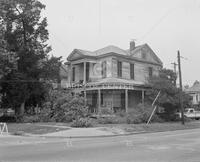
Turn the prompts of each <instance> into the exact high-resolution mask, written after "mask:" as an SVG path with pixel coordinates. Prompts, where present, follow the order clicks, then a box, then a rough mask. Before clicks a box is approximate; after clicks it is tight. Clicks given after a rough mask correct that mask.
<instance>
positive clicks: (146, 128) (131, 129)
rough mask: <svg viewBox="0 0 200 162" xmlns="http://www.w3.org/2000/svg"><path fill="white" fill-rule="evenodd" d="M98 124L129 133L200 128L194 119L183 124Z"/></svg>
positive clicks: (199, 124)
mask: <svg viewBox="0 0 200 162" xmlns="http://www.w3.org/2000/svg"><path fill="white" fill-rule="evenodd" d="M98 126H106V127H110V128H113V127H116V128H119V129H122V130H124V131H125V132H127V133H135V132H163V131H174V130H183V129H195V128H200V122H199V121H192V122H187V123H185V125H182V124H181V122H165V123H152V124H149V125H146V124H105V125H98Z"/></svg>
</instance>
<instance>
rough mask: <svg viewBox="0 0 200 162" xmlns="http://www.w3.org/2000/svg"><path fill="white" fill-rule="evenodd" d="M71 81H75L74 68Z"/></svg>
mask: <svg viewBox="0 0 200 162" xmlns="http://www.w3.org/2000/svg"><path fill="white" fill-rule="evenodd" d="M72 81H73V82H74V81H75V67H73V68H72Z"/></svg>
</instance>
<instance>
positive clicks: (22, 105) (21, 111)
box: [19, 101, 25, 115]
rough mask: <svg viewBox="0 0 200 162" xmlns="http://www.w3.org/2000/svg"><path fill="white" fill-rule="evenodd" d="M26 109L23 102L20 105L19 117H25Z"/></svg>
mask: <svg viewBox="0 0 200 162" xmlns="http://www.w3.org/2000/svg"><path fill="white" fill-rule="evenodd" d="M24 109H25V101H24V102H22V103H21V105H20V109H19V115H24Z"/></svg>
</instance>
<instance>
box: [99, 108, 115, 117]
mask: <svg viewBox="0 0 200 162" xmlns="http://www.w3.org/2000/svg"><path fill="white" fill-rule="evenodd" d="M111 114H113V111H112V110H111V109H109V108H101V112H100V115H111Z"/></svg>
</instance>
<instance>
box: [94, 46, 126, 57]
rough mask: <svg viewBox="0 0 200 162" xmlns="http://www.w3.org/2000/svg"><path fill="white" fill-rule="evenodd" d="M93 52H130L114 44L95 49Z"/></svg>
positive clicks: (98, 53) (97, 54) (122, 53)
mask: <svg viewBox="0 0 200 162" xmlns="http://www.w3.org/2000/svg"><path fill="white" fill-rule="evenodd" d="M93 53H94V54H95V55H96V56H99V55H104V54H107V53H116V54H121V55H128V53H127V52H126V51H125V50H123V49H121V48H119V47H116V46H113V45H110V46H107V47H104V48H101V49H99V50H96V51H94V52H93Z"/></svg>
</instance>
